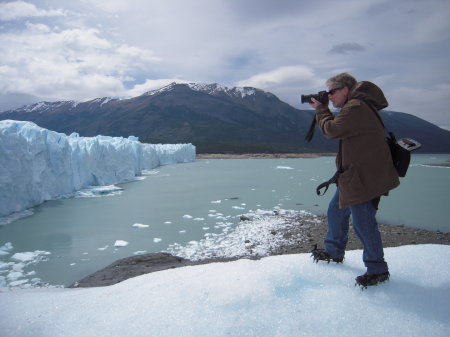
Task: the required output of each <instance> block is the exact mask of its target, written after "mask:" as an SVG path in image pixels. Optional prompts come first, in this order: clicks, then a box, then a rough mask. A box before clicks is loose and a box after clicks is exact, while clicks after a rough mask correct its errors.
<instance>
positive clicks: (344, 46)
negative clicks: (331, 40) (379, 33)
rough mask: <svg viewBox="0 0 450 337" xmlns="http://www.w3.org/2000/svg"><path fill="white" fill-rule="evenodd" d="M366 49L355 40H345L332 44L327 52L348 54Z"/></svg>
mask: <svg viewBox="0 0 450 337" xmlns="http://www.w3.org/2000/svg"><path fill="white" fill-rule="evenodd" d="M365 50H366V47H364V46H362V45H360V44H359V43H356V42H346V43H341V44H337V45H334V46H333V47H332V48H331V49H330V50H329V51H328V53H329V54H344V55H346V54H350V53H359V52H363V51H365Z"/></svg>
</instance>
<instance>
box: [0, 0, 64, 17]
mask: <svg viewBox="0 0 450 337" xmlns="http://www.w3.org/2000/svg"><path fill="white" fill-rule="evenodd" d="M64 15H66V13H65V11H63V10H61V9H57V10H42V9H38V8H36V6H35V5H33V4H31V3H28V2H24V1H14V2H3V3H0V21H12V20H17V19H20V18H27V17H44V16H64Z"/></svg>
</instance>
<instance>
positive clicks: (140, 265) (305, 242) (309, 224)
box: [70, 214, 450, 287]
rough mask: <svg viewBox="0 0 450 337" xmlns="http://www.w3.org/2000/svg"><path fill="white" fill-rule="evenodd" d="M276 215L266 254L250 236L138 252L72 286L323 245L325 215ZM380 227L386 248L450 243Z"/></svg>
mask: <svg viewBox="0 0 450 337" xmlns="http://www.w3.org/2000/svg"><path fill="white" fill-rule="evenodd" d="M274 217H281V218H282V219H281V220H283V221H285V223H286V226H283V227H281V228H280V229H277V230H273V231H272V232H271V233H270V234H271V235H273V237H274V238H275V237H277V238H279V237H280V236H281V237H282V238H283V240H274V241H276V242H277V244H276V245H274V246H273V247H271V249H270V250H269V251H268V252H267V253H266V254H264V255H255V254H253V253H252V252H253V251H255V250H256V248H257V245H258V241H257V240H255V241H254V242H251V241H252V240H251V239H245V242H246V247H248V254H243V255H240V256H234V257H217V258H206V259H200V260H189V259H186V258H182V257H179V256H173V255H171V254H169V253H150V254H143V255H136V256H130V257H127V258H124V259H121V260H118V261H116V262H114V263H112V264H110V265H109V266H107V267H105V268H104V269H102V270H99V271H97V272H95V273H93V274H91V275H89V276H87V277H85V278H83V279H82V280H80V281H78V282H75V283H74V284H73V285H71V286H70V287H99V286H107V285H112V284H115V283H119V282H121V281H124V280H126V279H128V278H131V277H135V276H139V275H142V274H147V273H152V272H156V271H162V270H166V269H173V268H178V267H184V266H192V265H199V264H206V263H216V262H228V261H232V260H237V259H240V258H248V259H258V258H261V257H264V256H269V255H282V254H298V253H309V252H310V251H311V247H312V246H313V245H314V244H316V243H317V244H318V245H319V246H321V245H322V242H323V238H324V236H325V234H326V231H327V224H326V218H325V217H324V216H315V215H310V216H306V217H305V215H304V214H302V215H293V216H292V215H288V216H287V215H282V214H281V215H280V214H276V215H274ZM308 217H309V218H308ZM379 229H380V233H381V237H382V240H383V244H384V247H397V246H403V245H416V244H443V245H450V233H446V232H441V231H428V230H423V229H416V228H409V227H405V226H403V225H401V226H394V225H384V224H380V225H379ZM243 240H244V238H243ZM355 249H362V245H361V243H360V241H359V239H358V238H357V237H356V235H355V232H354V230H353V228H351V229H350V233H349V241H348V244H347V250H355Z"/></svg>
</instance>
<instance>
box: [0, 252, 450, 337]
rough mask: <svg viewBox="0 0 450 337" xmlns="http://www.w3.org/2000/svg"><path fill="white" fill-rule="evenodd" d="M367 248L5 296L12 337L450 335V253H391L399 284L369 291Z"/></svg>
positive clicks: (4, 320)
mask: <svg viewBox="0 0 450 337" xmlns="http://www.w3.org/2000/svg"><path fill="white" fill-rule="evenodd" d="M361 254H362V252H361V251H360V250H357V251H349V252H347V254H346V260H345V262H344V263H343V264H332V263H330V264H327V263H318V264H315V263H313V262H312V261H311V258H310V256H309V254H298V255H284V256H271V257H266V258H263V259H261V260H256V261H255V260H238V261H234V262H228V263H215V264H209V265H199V266H193V267H184V268H179V269H172V270H166V271H162V272H157V273H153V274H147V275H142V276H139V277H136V278H133V279H129V280H126V281H124V282H122V283H119V284H116V285H113V286H109V287H102V288H86V289H27V290H12V291H6V290H5V291H4V292H2V293H0V331H2V336H3V337H11V336H33V337H39V336H65V337H68V336H77V337H79V336H97V337H100V336H129V337H132V336H152V337H156V336H164V337H170V336H195V337H198V336H208V337H210V336H258V337H262V336H270V337H274V336H282V337H287V336H320V337H325V336H347V337H348V336H358V337H359V336H396V337H401V336H442V337H444V336H445V337H447V336H450V305H449V303H450V246H445V245H417V246H403V247H397V248H387V249H385V255H386V258H387V261H388V262H389V266H390V271H391V280H390V281H389V282H386V283H384V284H381V285H379V286H376V287H371V288H368V289H367V290H364V291H361V290H360V289H359V288H358V287H355V286H354V277H355V276H356V275H358V274H361V273H363V272H364V268H363V266H362V261H361Z"/></svg>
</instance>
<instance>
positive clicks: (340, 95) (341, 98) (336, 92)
mask: <svg viewBox="0 0 450 337" xmlns="http://www.w3.org/2000/svg"><path fill="white" fill-rule="evenodd" d="M328 92H329V94H328V98H329V99H330V101H331V102H332V103H333V106H334V107H335V108H342V107H343V106H344V104H345V102H347V97H348V92H349V90H348V88H347V87H344V88H335V87H334V86H333V85H329V86H328Z"/></svg>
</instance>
